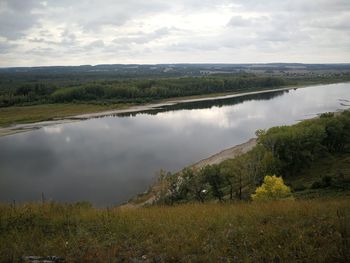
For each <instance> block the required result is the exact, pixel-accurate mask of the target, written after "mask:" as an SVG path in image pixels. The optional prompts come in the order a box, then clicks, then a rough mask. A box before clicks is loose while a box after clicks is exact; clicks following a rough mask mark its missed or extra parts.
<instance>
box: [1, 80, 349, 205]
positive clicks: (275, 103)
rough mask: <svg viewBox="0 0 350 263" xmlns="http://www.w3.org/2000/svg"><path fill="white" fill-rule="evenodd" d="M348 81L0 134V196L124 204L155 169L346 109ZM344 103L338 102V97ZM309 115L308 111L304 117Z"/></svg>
mask: <svg viewBox="0 0 350 263" xmlns="http://www.w3.org/2000/svg"><path fill="white" fill-rule="evenodd" d="M349 88H350V85H349V84H337V85H326V86H318V87H312V88H307V89H298V90H292V91H290V92H276V93H266V94H261V95H253V96H246V97H240V98H232V99H225V100H217V101H201V102H193V103H188V104H181V105H173V106H169V107H164V108H162V109H158V110H152V111H148V112H142V113H137V114H131V115H129V116H125V115H124V116H123V117H120V116H119V117H112V116H111V117H105V118H100V119H91V120H87V121H81V122H76V123H70V124H62V125H57V126H51V127H45V128H43V129H40V130H36V131H32V132H28V133H22V134H17V135H11V136H7V137H2V138H0V200H1V201H7V202H11V201H12V200H14V199H15V200H17V201H28V200H39V199H40V196H41V193H42V192H44V193H45V196H46V198H48V199H53V200H56V201H61V202H62V201H63V202H65V201H68V202H72V201H78V200H88V201H91V202H92V203H94V204H95V205H99V206H103V205H111V204H118V203H121V202H124V201H126V200H127V199H128V198H130V197H131V196H133V195H135V194H137V193H140V192H143V191H144V190H146V189H147V187H148V186H149V185H150V184H151V183H152V180H154V176H155V172H156V171H157V170H159V169H160V168H165V169H167V170H171V171H176V170H178V169H180V168H182V167H184V166H186V165H188V164H191V163H193V162H196V161H198V160H200V159H203V158H205V157H207V156H210V155H211V154H214V153H216V152H218V151H220V150H222V149H224V148H228V147H230V146H233V145H235V144H238V143H242V142H244V141H246V140H248V139H249V138H251V137H252V136H253V135H254V132H255V130H256V129H258V128H268V127H271V126H275V125H282V124H291V123H295V122H296V121H297V120H300V119H303V118H310V117H312V116H315V114H317V113H320V112H324V111H334V110H337V109H342V108H346V106H342V105H341V104H340V103H342V102H341V101H339V99H343V100H344V99H350V98H349V97H350V96H349V94H350V93H349ZM343 103H344V101H343ZM310 114H311V115H310Z"/></svg>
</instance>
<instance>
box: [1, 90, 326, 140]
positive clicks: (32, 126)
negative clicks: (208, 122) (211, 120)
mask: <svg viewBox="0 0 350 263" xmlns="http://www.w3.org/2000/svg"><path fill="white" fill-rule="evenodd" d="M319 85H325V84H316V85H310V86H290V87H284V88H277V89H268V90H260V91H251V92H243V93H225V94H224V95H216V96H215V95H214V96H213V94H212V96H210V94H206V95H200V96H198V97H194V98H193V97H192V98H186V97H184V98H178V99H176V98H175V99H168V100H163V101H162V102H159V103H151V104H144V105H137V106H130V107H127V108H123V109H116V110H109V111H101V112H94V113H84V114H79V115H74V116H67V117H61V118H57V119H54V120H47V121H40V122H33V123H22V124H15V125H11V126H7V127H0V137H1V136H7V135H12V134H16V133H21V132H27V131H32V130H36V129H40V128H43V127H46V126H53V125H59V124H64V123H70V122H76V121H82V120H88V119H92V118H101V117H106V116H113V115H118V114H127V113H136V112H143V111H148V110H155V109H160V108H162V107H166V106H172V105H176V104H182V103H190V102H197V101H210V100H223V99H229V98H235V97H242V96H247V95H253V94H262V93H271V92H276V91H284V90H292V89H298V88H305V87H312V86H319Z"/></svg>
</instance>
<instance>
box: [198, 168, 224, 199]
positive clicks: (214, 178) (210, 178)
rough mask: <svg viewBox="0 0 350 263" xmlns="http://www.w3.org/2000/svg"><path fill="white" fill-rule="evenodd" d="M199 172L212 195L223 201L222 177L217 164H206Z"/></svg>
mask: <svg viewBox="0 0 350 263" xmlns="http://www.w3.org/2000/svg"><path fill="white" fill-rule="evenodd" d="M200 174H201V175H202V178H204V179H205V181H206V182H208V184H209V185H210V187H211V190H212V193H213V196H214V197H215V198H217V199H219V201H220V202H221V201H223V197H224V193H223V192H222V191H221V187H222V184H223V178H221V175H220V169H219V166H218V165H215V164H214V165H207V166H205V167H204V168H202V169H201V170H200Z"/></svg>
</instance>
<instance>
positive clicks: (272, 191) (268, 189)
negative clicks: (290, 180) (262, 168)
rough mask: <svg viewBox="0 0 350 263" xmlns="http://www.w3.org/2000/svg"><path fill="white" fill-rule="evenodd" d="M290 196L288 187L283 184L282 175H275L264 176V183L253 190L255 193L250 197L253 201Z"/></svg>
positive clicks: (288, 197)
mask: <svg viewBox="0 0 350 263" xmlns="http://www.w3.org/2000/svg"><path fill="white" fill-rule="evenodd" d="M290 198H292V193H291V191H290V188H289V187H288V186H286V185H285V184H284V182H283V179H282V177H277V176H275V175H272V176H269V175H267V176H265V178H264V183H263V184H262V185H261V186H259V187H258V188H257V189H256V190H255V194H252V199H253V200H254V201H267V200H278V199H290Z"/></svg>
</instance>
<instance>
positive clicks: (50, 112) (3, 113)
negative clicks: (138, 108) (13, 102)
mask: <svg viewBox="0 0 350 263" xmlns="http://www.w3.org/2000/svg"><path fill="white" fill-rule="evenodd" d="M128 106H130V105H129V104H113V105H98V104H96V105H95V104H44V105H35V106H24V107H8V108H0V127H1V126H9V125H12V124H18V123H32V122H38V121H47V120H52V119H56V118H62V117H67V116H74V115H78V114H83V113H94V112H100V111H106V110H112V109H123V108H126V107H128Z"/></svg>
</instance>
